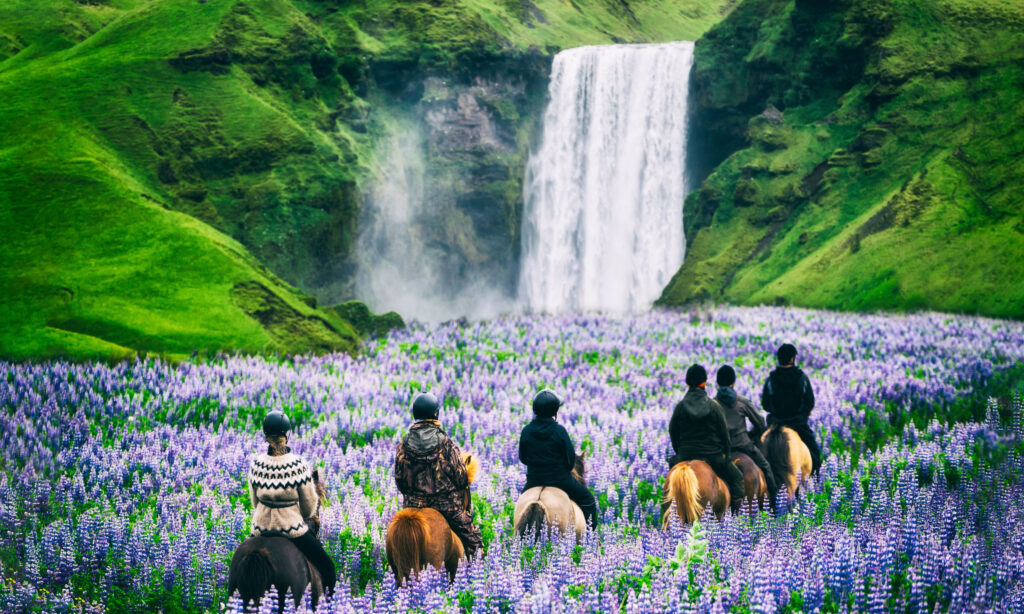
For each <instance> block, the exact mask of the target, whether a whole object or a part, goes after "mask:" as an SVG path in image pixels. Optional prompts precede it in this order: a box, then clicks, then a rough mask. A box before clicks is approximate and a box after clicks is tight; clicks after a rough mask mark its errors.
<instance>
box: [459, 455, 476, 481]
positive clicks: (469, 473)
mask: <svg viewBox="0 0 1024 614" xmlns="http://www.w3.org/2000/svg"><path fill="white" fill-rule="evenodd" d="M462 462H463V463H464V464H465V465H466V478H468V479H469V483H470V484H472V483H473V482H475V481H476V476H477V474H478V473H480V459H479V458H477V457H475V456H473V455H472V454H470V453H469V452H464V453H463V454H462Z"/></svg>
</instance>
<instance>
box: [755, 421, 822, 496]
mask: <svg viewBox="0 0 1024 614" xmlns="http://www.w3.org/2000/svg"><path fill="white" fill-rule="evenodd" d="M761 443H762V444H763V445H764V451H765V457H767V459H768V464H769V465H771V468H772V473H774V474H775V479H777V480H779V482H781V483H785V485H786V489H787V490H789V496H791V497H794V496H796V492H797V489H798V488H799V487H800V485H801V484H803V483H804V482H806V481H807V478H808V477H809V476H810V475H811V452H810V450H808V449H807V445H806V444H805V443H804V442H803V441H802V440H801V439H800V436H799V435H797V434H796V431H794V430H793V429H791V428H788V427H785V426H783V427H779V426H778V425H773V426H771V427H769V428H768V430H767V431H765V433H764V435H761ZM798 475H799V478H798V477H797V476H798Z"/></svg>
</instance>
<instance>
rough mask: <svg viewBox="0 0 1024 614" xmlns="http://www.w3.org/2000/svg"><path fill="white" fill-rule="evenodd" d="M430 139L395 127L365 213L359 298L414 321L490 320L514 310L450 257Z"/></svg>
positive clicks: (414, 126) (406, 125) (506, 297)
mask: <svg viewBox="0 0 1024 614" xmlns="http://www.w3.org/2000/svg"><path fill="white" fill-rule="evenodd" d="M425 146H426V145H425V141H424V136H423V133H422V129H421V127H420V126H419V124H418V123H416V122H413V121H410V122H403V123H400V124H398V125H397V126H396V127H395V129H394V131H393V132H392V134H391V135H390V137H389V139H388V141H387V144H386V145H385V146H384V147H382V148H381V154H382V155H381V156H380V160H381V165H380V168H379V169H378V175H377V178H376V180H375V181H374V184H373V187H372V189H371V191H370V192H369V193H368V194H367V196H366V198H365V199H364V203H365V204H364V211H363V215H362V219H361V222H360V233H359V239H358V242H357V247H356V253H357V254H358V258H359V261H358V264H357V270H356V275H355V292H356V296H358V297H359V298H360V299H361V300H363V301H365V302H366V304H367V305H368V306H369V307H370V309H372V310H373V311H375V312H378V313H379V312H384V311H392V310H393V311H397V312H398V313H399V314H400V315H402V316H403V317H404V318H406V319H409V320H420V321H424V322H441V321H445V320H451V319H455V318H460V317H468V318H472V319H485V318H491V317H494V316H496V315H498V314H500V313H502V312H506V311H510V310H511V309H512V308H513V307H514V302H513V298H512V297H511V296H510V294H509V292H508V290H505V289H502V288H501V287H499V286H495V285H494V284H493V283H491V282H490V281H489V280H485V279H477V278H475V277H474V276H473V275H472V274H469V273H467V272H466V271H465V267H464V266H463V264H462V263H461V262H459V261H458V259H457V258H456V257H455V256H454V255H453V254H452V253H451V248H450V245H451V244H452V242H453V241H454V239H453V238H452V237H451V236H450V234H451V226H452V224H451V223H450V222H451V220H452V219H457V217H458V215H459V214H458V212H457V211H455V209H454V208H453V206H452V205H451V203H450V200H451V199H450V198H444V197H443V195H438V194H432V195H430V196H429V197H428V195H427V193H428V190H427V183H428V182H427V180H426V178H427V172H428V168H427V164H426V162H425Z"/></svg>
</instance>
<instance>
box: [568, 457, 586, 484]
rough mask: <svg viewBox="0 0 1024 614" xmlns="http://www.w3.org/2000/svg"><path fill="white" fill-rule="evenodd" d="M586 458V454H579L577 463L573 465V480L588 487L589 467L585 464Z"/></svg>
mask: <svg viewBox="0 0 1024 614" xmlns="http://www.w3.org/2000/svg"><path fill="white" fill-rule="evenodd" d="M586 458H587V453H586V452H580V453H579V454H577V455H576V463H575V464H574V465H573V468H572V477H573V479H574V480H576V481H577V482H579V483H580V484H583V485H584V486H586V485H587V466H586V464H585V463H584V462H583V461H584V460H585V459H586Z"/></svg>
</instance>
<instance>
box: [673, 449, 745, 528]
mask: <svg viewBox="0 0 1024 614" xmlns="http://www.w3.org/2000/svg"><path fill="white" fill-rule="evenodd" d="M673 501H675V504H676V512H677V513H678V514H679V520H681V521H682V522H683V523H684V524H686V523H690V522H694V521H695V520H699V519H700V517H701V515H703V514H704V506H705V505H707V504H708V503H710V504H711V510H712V511H714V512H715V516H717V517H719V518H721V517H722V516H723V515H724V514H725V510H726V509H728V508H729V488H728V487H727V486H726V485H725V482H724V481H722V478H720V477H718V476H717V475H715V472H714V470H712V469H711V465H709V464H707V463H706V462H704V461H702V460H690V461H683V462H681V463H676V464H675V465H674V466H673V467H672V469H671V470H670V471H669V472H668V477H667V478H666V479H665V496H664V497H663V498H662V501H661V527H662V528H665V527H667V526H668V520H669V511H670V510H671V509H672V502H673Z"/></svg>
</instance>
